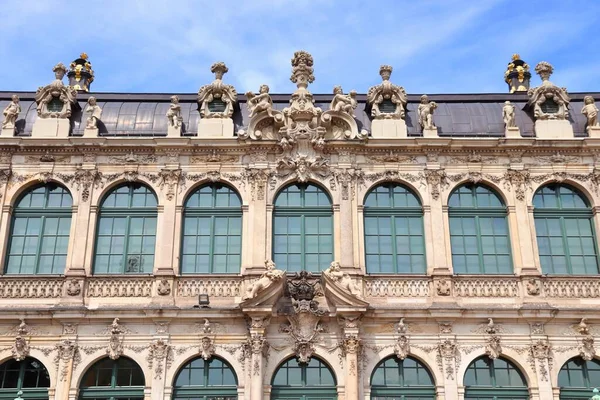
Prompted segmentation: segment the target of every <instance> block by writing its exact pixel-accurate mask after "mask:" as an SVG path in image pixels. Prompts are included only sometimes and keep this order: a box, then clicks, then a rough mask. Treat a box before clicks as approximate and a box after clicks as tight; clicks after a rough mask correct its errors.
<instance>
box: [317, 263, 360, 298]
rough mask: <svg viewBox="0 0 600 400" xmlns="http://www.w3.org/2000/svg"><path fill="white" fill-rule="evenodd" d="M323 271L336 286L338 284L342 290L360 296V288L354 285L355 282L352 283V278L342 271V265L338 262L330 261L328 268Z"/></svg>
mask: <svg viewBox="0 0 600 400" xmlns="http://www.w3.org/2000/svg"><path fill="white" fill-rule="evenodd" d="M323 273H324V274H325V275H327V276H328V277H329V279H331V280H332V281H334V282H335V283H336V284H337V285H338V286H340V287H341V288H342V289H343V290H345V291H347V292H349V293H350V294H351V295H353V296H356V297H358V298H362V294H361V291H360V288H359V287H358V285H356V283H354V281H353V280H352V278H350V275H348V274H345V273H344V272H343V271H342V266H341V265H340V263H339V262H337V261H334V262H332V263H331V264H330V265H329V268H327V269H326V270H325V271H323Z"/></svg>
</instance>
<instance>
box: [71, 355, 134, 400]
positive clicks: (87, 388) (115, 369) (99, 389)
mask: <svg viewBox="0 0 600 400" xmlns="http://www.w3.org/2000/svg"><path fill="white" fill-rule="evenodd" d="M144 386H145V379H144V372H143V371H142V369H141V368H140V366H139V365H138V364H137V363H136V362H135V361H133V360H131V359H129V358H126V357H119V358H118V359H116V360H111V359H110V358H103V359H102V360H100V361H97V362H96V363H95V364H94V365H92V367H91V368H90V369H89V370H87V372H86V373H85V375H84V376H83V379H82V381H81V385H80V388H79V389H80V390H79V399H80V400H84V399H93V400H143V399H144Z"/></svg>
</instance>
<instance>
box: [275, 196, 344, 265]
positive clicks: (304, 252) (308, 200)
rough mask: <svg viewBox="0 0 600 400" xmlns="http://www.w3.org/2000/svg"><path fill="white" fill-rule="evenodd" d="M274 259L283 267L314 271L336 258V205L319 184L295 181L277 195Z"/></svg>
mask: <svg viewBox="0 0 600 400" xmlns="http://www.w3.org/2000/svg"><path fill="white" fill-rule="evenodd" d="M273 261H275V264H277V268H278V269H281V270H287V271H301V270H306V271H312V272H317V271H320V270H322V269H325V268H327V267H329V264H330V263H331V262H332V261H333V208H332V206H331V200H330V198H329V196H328V195H327V194H326V193H325V192H324V191H323V190H322V189H321V188H320V187H318V186H315V185H310V184H293V185H290V186H287V187H286V188H284V189H283V190H282V191H281V192H280V193H279V194H278V195H277V198H276V199H275V208H274V211H273Z"/></svg>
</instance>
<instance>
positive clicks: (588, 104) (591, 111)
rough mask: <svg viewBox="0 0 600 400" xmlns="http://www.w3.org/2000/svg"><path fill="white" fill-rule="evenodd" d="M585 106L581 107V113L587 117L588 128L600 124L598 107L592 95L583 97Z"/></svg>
mask: <svg viewBox="0 0 600 400" xmlns="http://www.w3.org/2000/svg"><path fill="white" fill-rule="evenodd" d="M583 103H584V106H583V108H582V109H581V113H582V114H583V115H585V117H586V118H587V126H588V128H589V127H591V126H600V124H599V123H598V107H596V104H595V103H594V98H593V97H592V96H585V97H584V98H583Z"/></svg>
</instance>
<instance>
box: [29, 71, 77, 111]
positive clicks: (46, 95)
mask: <svg viewBox="0 0 600 400" xmlns="http://www.w3.org/2000/svg"><path fill="white" fill-rule="evenodd" d="M52 71H53V72H54V76H55V77H56V79H55V80H54V81H53V82H52V83H51V84H49V85H47V86H44V87H41V88H39V89H38V90H37V92H36V93H35V101H36V103H37V114H38V117H40V118H69V117H70V116H71V104H73V103H75V98H76V97H77V91H76V90H75V89H73V88H71V87H69V86H65V85H64V84H63V81H62V80H63V78H64V76H65V73H66V72H67V68H66V67H65V66H64V65H63V64H62V63H58V64H57V65H56V66H55V67H54V68H53V69H52Z"/></svg>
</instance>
